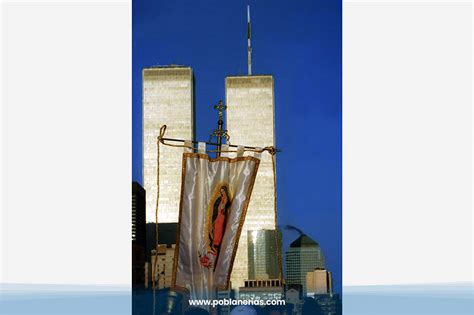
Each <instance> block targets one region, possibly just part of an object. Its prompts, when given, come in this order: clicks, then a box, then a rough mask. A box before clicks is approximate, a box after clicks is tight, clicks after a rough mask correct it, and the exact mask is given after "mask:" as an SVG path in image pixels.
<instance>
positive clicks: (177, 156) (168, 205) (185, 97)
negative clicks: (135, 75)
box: [142, 66, 194, 222]
mask: <svg viewBox="0 0 474 315" xmlns="http://www.w3.org/2000/svg"><path fill="white" fill-rule="evenodd" d="M142 93H143V96H142V98H143V99H142V106H143V183H144V187H145V190H146V192H147V194H146V213H147V221H148V222H154V221H155V207H156V192H157V172H156V169H157V168H156V167H157V137H158V135H159V131H160V127H161V126H162V125H165V124H166V125H167V126H168V128H167V130H166V136H167V137H170V138H178V139H186V140H194V79H193V71H192V69H191V68H190V67H180V66H166V67H152V68H145V69H143V91H142ZM181 157H182V150H178V149H176V148H173V147H167V146H160V199H159V216H158V221H159V222H178V213H179V199H180V189H181Z"/></svg>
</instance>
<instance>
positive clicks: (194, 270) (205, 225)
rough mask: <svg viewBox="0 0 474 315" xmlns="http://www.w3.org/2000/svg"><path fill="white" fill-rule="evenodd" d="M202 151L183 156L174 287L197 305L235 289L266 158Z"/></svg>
mask: <svg viewBox="0 0 474 315" xmlns="http://www.w3.org/2000/svg"><path fill="white" fill-rule="evenodd" d="M199 148H200V150H199V152H198V153H189V152H188V153H184V154H183V166H182V182H181V202H180V209H179V232H178V239H177V241H176V242H177V248H176V252H175V259H174V266H173V286H174V287H176V288H181V289H186V290H187V291H189V294H190V298H191V299H212V298H214V293H215V292H216V290H218V289H227V288H228V286H229V280H230V274H231V271H232V265H233V262H234V258H235V254H236V251H237V245H238V241H239V237H240V232H241V229H242V226H243V224H244V220H245V214H246V212H247V207H248V204H249V202H250V196H251V194H252V189H253V185H254V182H255V177H256V175H257V170H258V166H259V163H260V153H253V155H252V156H243V148H239V149H238V150H237V154H233V155H234V156H232V157H231V156H228V155H226V154H224V153H223V154H222V156H221V157H218V158H216V159H212V158H210V157H209V156H208V155H207V154H205V144H203V143H199ZM223 151H225V150H223Z"/></svg>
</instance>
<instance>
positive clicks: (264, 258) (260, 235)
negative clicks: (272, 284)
mask: <svg viewBox="0 0 474 315" xmlns="http://www.w3.org/2000/svg"><path fill="white" fill-rule="evenodd" d="M280 234H281V233H279V231H278V230H258V231H247V244H248V248H247V253H248V263H249V264H248V267H249V274H248V279H249V280H268V279H278V278H279V277H280V263H279V261H278V257H277V255H276V253H277V252H279V251H281V235H280Z"/></svg>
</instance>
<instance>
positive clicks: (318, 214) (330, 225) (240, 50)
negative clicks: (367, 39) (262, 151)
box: [132, 0, 342, 293]
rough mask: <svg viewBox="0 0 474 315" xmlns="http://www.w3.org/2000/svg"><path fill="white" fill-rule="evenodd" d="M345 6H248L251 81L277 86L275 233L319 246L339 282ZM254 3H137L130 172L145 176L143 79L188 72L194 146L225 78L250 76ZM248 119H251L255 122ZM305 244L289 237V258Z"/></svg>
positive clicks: (203, 135) (305, 0) (320, 0)
mask: <svg viewBox="0 0 474 315" xmlns="http://www.w3.org/2000/svg"><path fill="white" fill-rule="evenodd" d="M341 2H342V1H340V0H299V1H288V0H287V1H282V0H258V1H256V0H254V1H251V15H252V46H253V73H254V74H272V75H273V76H274V80H275V110H276V117H275V118H276V122H275V123H276V145H277V147H278V148H279V149H281V150H282V152H281V153H279V154H278V157H277V181H278V183H277V187H278V224H279V225H280V226H284V225H287V224H290V225H294V226H297V227H298V228H300V229H302V230H303V231H305V233H306V234H308V235H309V236H310V237H312V238H313V239H315V240H316V241H317V242H319V244H320V245H321V247H322V250H323V252H324V254H325V256H326V264H327V268H328V269H329V270H331V271H332V272H333V276H334V282H335V289H336V291H337V292H339V293H340V292H341V283H342V281H341V278H342V3H341ZM246 5H247V0H232V1H218V0H206V1H204V0H200V1H195V0H194V1H192V0H188V1H184V0H174V1H155V0H134V1H133V8H132V9H133V22H132V24H133V30H132V34H133V48H132V49H133V57H132V59H133V70H132V73H133V83H132V85H133V97H132V98H133V107H132V119H133V130H132V140H133V156H132V157H133V168H132V171H133V173H132V178H133V180H136V181H138V182H140V183H142V174H141V165H142V163H141V158H142V155H141V151H142V143H141V128H142V124H141V97H142V95H141V84H142V82H141V70H142V68H144V67H148V66H152V65H168V64H180V65H187V66H191V67H192V68H193V71H194V75H195V81H196V138H197V139H198V140H202V141H207V140H208V139H209V133H210V132H211V130H212V129H213V128H215V125H216V113H215V111H214V110H213V109H212V105H214V104H215V103H217V101H218V100H219V99H222V100H225V89H224V78H225V77H226V76H228V75H245V74H246V71H247V38H246V36H247V16H246V14H247V12H246ZM249 119H251V117H249ZM297 237H298V234H297V233H296V232H293V231H287V230H283V241H284V249H283V250H284V251H285V250H286V249H287V247H288V245H289V243H290V242H291V241H293V240H294V239H295V238H297Z"/></svg>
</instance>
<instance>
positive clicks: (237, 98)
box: [225, 75, 276, 288]
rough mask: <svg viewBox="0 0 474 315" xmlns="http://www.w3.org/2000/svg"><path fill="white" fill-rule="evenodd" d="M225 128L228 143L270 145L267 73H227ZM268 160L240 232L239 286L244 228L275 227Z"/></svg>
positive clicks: (243, 272)
mask: <svg viewBox="0 0 474 315" xmlns="http://www.w3.org/2000/svg"><path fill="white" fill-rule="evenodd" d="M225 86H226V105H227V112H226V119H227V124H226V127H227V130H228V132H229V135H230V142H231V143H232V144H242V145H249V146H258V147H265V146H274V145H275V124H274V93H273V77H272V76H271V75H256V76H231V77H227V78H226V80H225ZM274 197H275V196H274V187H273V168H272V159H271V156H270V155H269V154H268V153H263V154H262V159H261V162H260V166H259V170H258V174H257V177H256V179H255V184H254V188H253V192H252V198H251V200H250V204H249V207H248V209H247V215H246V218H245V224H244V226H243V229H242V233H241V235H240V240H239V247H238V250H237V254H236V258H235V260H234V266H233V270H232V276H231V281H232V285H233V287H234V288H238V287H243V286H244V280H245V279H246V278H247V276H248V268H247V266H248V253H247V231H249V230H252V231H253V230H265V229H267V230H275V228H276V222H275V209H274Z"/></svg>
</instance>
